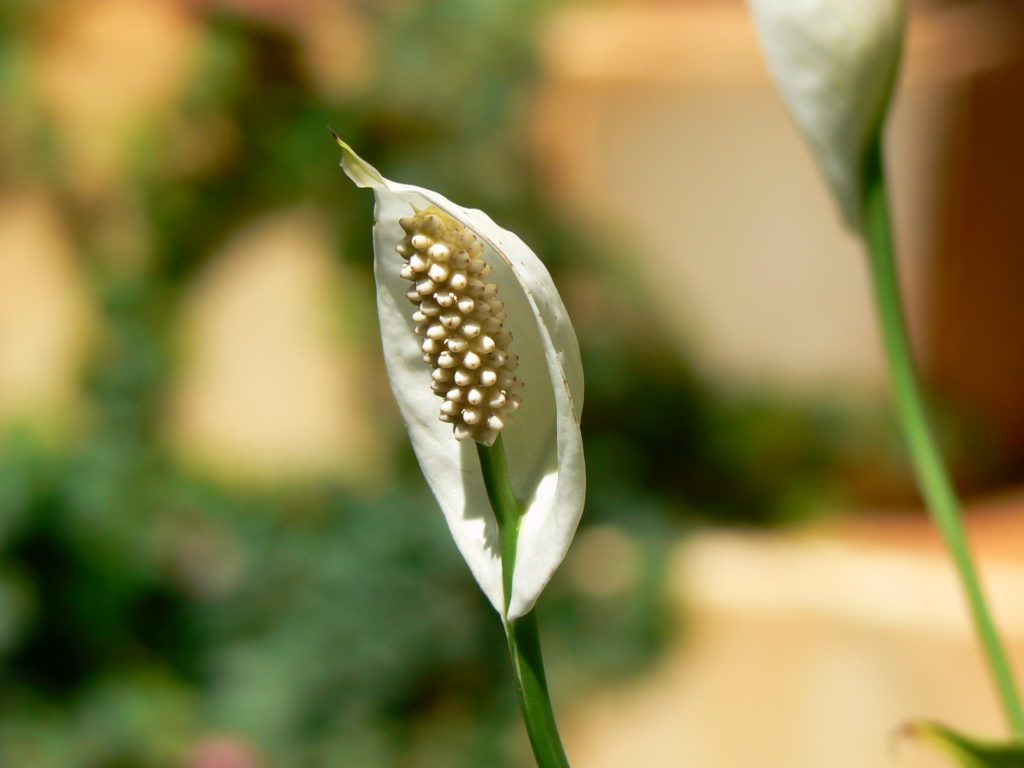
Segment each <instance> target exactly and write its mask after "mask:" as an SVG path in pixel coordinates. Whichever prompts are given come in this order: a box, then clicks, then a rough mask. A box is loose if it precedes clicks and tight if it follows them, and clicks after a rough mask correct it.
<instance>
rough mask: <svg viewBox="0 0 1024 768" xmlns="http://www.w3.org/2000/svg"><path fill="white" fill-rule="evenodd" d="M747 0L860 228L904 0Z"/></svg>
mask: <svg viewBox="0 0 1024 768" xmlns="http://www.w3.org/2000/svg"><path fill="white" fill-rule="evenodd" d="M749 2H750V6H751V9H752V10H753V13H754V20H755V22H756V24H757V28H758V33H759V36H760V39H761V45H762V48H763V49H764V53H765V56H766V58H767V59H768V66H769V69H770V70H771V72H772V75H773V76H774V78H775V82H776V84H777V85H778V87H779V90H781V91H782V96H783V99H784V100H785V102H786V105H787V106H788V107H789V110H790V112H791V113H792V114H793V117H794V118H795V120H796V122H797V124H798V125H799V127H800V129H801V131H803V133H804V135H805V136H806V138H807V140H808V141H809V142H810V143H811V145H812V146H813V148H814V150H815V152H816V153H817V155H818V161H819V162H820V163H821V166H822V169H823V170H824V172H825V176H826V177H827V179H828V182H829V184H830V185H831V187H832V191H833V192H834V194H835V196H836V199H837V201H838V203H839V207H840V209H841V211H842V214H843V219H844V220H845V222H846V224H847V225H848V226H849V227H850V228H851V229H853V230H855V231H858V232H859V231H861V230H862V228H863V220H862V219H863V211H862V206H863V195H864V184H865V178H864V174H865V158H866V154H867V151H868V149H869V147H870V145H871V142H872V141H874V140H875V139H876V138H877V137H878V135H879V132H880V131H881V128H882V124H883V123H884V121H885V114H886V111H887V108H888V104H889V100H890V96H891V95H892V90H893V84H894V82H895V79H896V73H897V70H898V68H899V60H900V48H901V43H902V38H903V21H904V16H905V7H904V5H905V3H904V0H749Z"/></svg>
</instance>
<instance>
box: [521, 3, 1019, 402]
mask: <svg viewBox="0 0 1024 768" xmlns="http://www.w3.org/2000/svg"><path fill="white" fill-rule="evenodd" d="M919 5H920V4H919ZM1014 42H1015V41H1013V40H1012V39H1007V36H1006V35H1005V34H1004V30H1003V25H1002V24H1001V22H1000V17H999V14H998V13H995V12H993V11H992V10H991V9H990V8H989V7H988V5H986V4H983V3H965V4H960V5H950V6H947V7H946V8H944V9H940V8H935V9H929V8H919V12H918V13H915V14H914V17H913V20H912V22H911V24H910V37H909V42H908V47H907V55H906V66H905V70H904V73H903V76H902V78H901V83H900V87H899V91H898V94H897V98H896V103H895V108H894V114H893V118H892V122H891V130H890V132H889V149H890V152H889V155H890V158H891V169H892V184H893V196H894V206H895V211H896V217H897V222H898V240H899V244H900V248H901V268H902V272H903V274H904V277H905V285H906V286H907V290H908V301H909V305H910V310H911V312H910V314H911V321H912V325H913V330H914V332H915V335H916V337H917V340H918V341H919V342H922V343H926V341H927V335H928V332H929V328H928V327H926V325H925V322H924V321H925V319H926V317H925V315H926V309H927V300H928V299H927V296H925V295H924V292H923V290H922V287H923V286H927V285H928V284H929V280H930V279H931V274H930V269H931V264H930V262H929V259H928V256H929V254H930V253H931V251H932V250H933V243H932V242H931V240H932V238H933V234H934V212H935V209H936V204H937V201H936V194H935V189H936V181H937V179H938V177H939V174H941V173H942V171H943V170H944V169H943V165H942V162H941V160H942V153H943V151H944V148H945V143H946V140H947V133H948V131H949V130H950V121H951V116H953V115H955V113H956V111H957V100H958V99H959V98H960V97H961V86H962V85H963V83H964V82H966V81H967V79H968V78H969V77H970V76H971V75H972V74H973V73H975V72H977V71H979V70H981V69H985V68H987V67H991V66H995V65H998V64H999V63H1000V62H1001V61H1002V60H1003V59H1005V58H1006V57H1009V56H1011V55H1013V52H1014V49H1013V45H1014ZM544 51H545V72H546V88H545V91H544V95H543V98H542V101H541V104H540V108H539V110H538V115H537V120H536V126H537V137H538V144H539V147H540V152H541V156H542V163H541V167H542V168H544V169H545V171H546V173H547V178H548V181H549V182H550V183H551V184H552V186H553V187H554V188H555V189H557V190H558V192H559V194H560V197H561V199H562V201H563V204H564V206H565V207H566V209H567V210H569V211H571V212H573V213H575V214H579V215H582V216H583V217H585V218H586V219H589V220H592V221H594V222H595V223H596V226H598V227H601V229H602V231H604V232H608V233H609V236H610V237H612V238H615V245H616V246H617V248H618V251H619V252H620V253H621V255H622V258H623V259H626V260H629V262H630V264H632V265H634V268H635V270H636V272H637V273H639V275H640V278H641V280H642V281H643V282H644V283H645V284H646V285H647V287H648V288H649V290H650V294H651V297H652V301H653V302H655V304H656V307H657V310H658V311H659V312H660V314H661V315H662V316H663V317H665V318H666V319H667V320H669V322H670V323H671V325H672V327H673V328H674V329H675V330H676V333H677V334H678V337H679V338H680V340H681V341H683V342H686V343H689V344H690V345H692V347H693V348H695V349H696V351H697V353H698V357H699V360H700V361H701V362H702V363H703V365H705V366H706V368H707V370H708V371H709V372H710V373H711V374H712V375H714V376H716V377H717V378H718V379H719V380H721V381H723V382H735V383H740V384H746V383H756V384H758V385H764V384H766V383H774V384H776V385H778V386H780V387H783V388H790V389H797V390H807V389H821V388H824V387H828V388H834V387H837V386H838V387H841V388H847V389H853V390H855V391H857V390H865V389H867V390H877V389H878V388H879V387H880V385H881V383H882V381H883V379H884V371H883V369H882V366H881V360H880V354H879V349H878V345H877V343H876V333H875V326H874V318H873V310H872V306H871V297H870V294H869V292H868V285H867V281H866V275H865V269H864V264H863V259H862V256H861V250H860V247H859V244H858V242H857V241H856V240H855V239H854V238H853V237H851V235H850V234H849V233H848V232H847V231H845V230H844V229H843V227H842V225H841V223H840V221H839V218H838V215H837V213H836V211H835V209H834V206H833V204H832V202H831V200H830V199H829V194H828V191H827V189H826V187H825V184H824V182H823V180H822V178H821V176H820V174H819V173H818V170H817V168H816V167H815V165H814V163H813V161H812V158H811V156H810V153H809V152H808V150H807V148H806V147H805V146H804V144H803V142H802V140H801V139H800V137H799V136H798V134H797V132H796V130H795V128H794V126H793V124H792V123H791V121H790V119H789V117H788V116H787V115H786V113H785V112H784V109H783V107H782V104H781V102H780V100H779V98H778V97H777V95H776V93H775V92H774V89H773V88H772V85H771V83H770V81H769V79H768V75H767V72H766V70H765V67H764V64H763V62H762V60H761V57H760V54H759V51H758V48H757V43H756V39H755V36H754V30H753V28H752V25H751V22H750V19H749V17H748V14H747V11H746V8H745V6H744V4H743V3H742V2H740V0H722V1H721V2H689V3H678V4H676V3H672V4H665V3H611V4H607V5H601V6H588V5H580V6H573V7H572V8H570V9H569V10H568V11H566V12H564V13H562V14H560V15H559V16H558V18H557V19H556V20H555V21H554V23H552V24H551V26H550V28H549V30H548V33H547V35H546V38H545V40H544ZM922 346H924V344H922Z"/></svg>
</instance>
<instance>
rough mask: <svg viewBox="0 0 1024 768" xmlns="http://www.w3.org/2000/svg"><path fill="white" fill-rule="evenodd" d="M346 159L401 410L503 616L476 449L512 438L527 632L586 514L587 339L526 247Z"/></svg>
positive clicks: (516, 583)
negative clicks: (365, 225) (366, 192)
mask: <svg viewBox="0 0 1024 768" xmlns="http://www.w3.org/2000/svg"><path fill="white" fill-rule="evenodd" d="M338 145H339V146H340V147H341V150H342V162H341V165H342V168H343V169H344V170H345V173H347V174H348V176H349V178H351V179H352V181H354V182H355V183H356V185H357V186H360V187H368V188H370V189H372V190H373V193H374V196H375V198H376V207H375V215H374V218H375V221H374V226H373V243H374V246H373V250H374V275H375V278H376V284H377V310H378V316H379V319H380V331H381V340H382V342H383V347H384V361H385V364H386V366H387V370H388V376H389V378H390V380H391V388H392V390H393V392H394V395H395V400H396V401H397V402H398V407H399V410H400V411H401V414H402V418H403V420H404V421H405V425H406V428H407V429H408V431H409V438H410V440H411V441H412V446H413V450H414V451H415V453H416V458H417V459H418V461H419V464H420V468H421V469H422V470H423V474H424V476H425V477H426V480H427V483H428V484H429V485H430V488H431V490H432V491H433V492H434V496H436V497H437V501H438V504H439V505H440V506H441V510H442V512H443V513H444V516H445V518H446V520H447V522H448V527H449V529H450V530H451V532H452V536H453V537H454V539H455V543H456V546H458V548H459V551H460V552H461V553H462V556H463V557H464V558H465V559H466V562H467V563H468V564H469V568H470V570H471V571H472V573H473V576H474V577H475V578H476V580H477V582H478V583H479V584H480V588H481V589H482V590H483V591H484V594H485V595H487V598H488V599H489V600H490V601H491V604H492V605H494V607H495V609H496V610H497V611H498V612H499V613H502V614H504V605H505V595H504V591H503V588H502V566H501V557H500V549H499V540H498V526H497V521H496V520H495V518H494V514H493V513H492V511H491V505H490V502H489V501H488V498H487V491H486V489H485V488H484V482H483V477H482V475H481V471H480V462H479V458H478V456H477V450H476V446H475V445H474V440H478V441H479V442H481V443H483V444H488V443H489V442H493V441H494V439H495V435H496V434H497V433H498V432H499V431H500V433H501V434H502V435H503V443H504V447H505V451H506V455H507V457H508V465H509V473H510V476H511V478H510V479H511V483H512V489H513V491H514V492H515V495H516V498H517V499H518V500H519V502H520V504H521V505H522V508H523V516H522V520H521V523H520V527H519V539H518V546H517V550H516V562H515V569H514V577H513V582H512V595H511V597H510V600H509V610H508V618H509V619H516V618H518V617H520V616H522V615H524V614H525V613H527V612H529V610H530V609H531V608H532V607H533V605H534V603H535V602H536V600H537V597H538V596H539V595H540V593H541V590H543V589H544V587H545V585H546V584H547V583H548V581H549V580H550V578H551V576H552V574H553V573H554V572H555V569H556V568H558V566H559V564H560V563H561V562H562V560H563V559H564V557H565V554H566V551H567V550H568V548H569V544H570V542H571V541H572V537H573V534H574V533H575V531H576V525H577V523H578V522H579V519H580V514H581V513H582V511H583V499H584V492H585V472H584V465H583V443H582V440H581V437H580V426H579V420H580V410H581V408H582V405H583V369H582V364H581V361H580V352H579V345H578V343H577V341H576V334H575V333H574V331H573V329H572V325H571V324H570V322H569V316H568V314H567V312H566V310H565V306H564V305H563V304H562V300H561V298H560V297H559V295H558V292H557V290H556V289H555V286H554V283H553V282H552V280H551V276H550V275H549V274H548V271H547V269H546V268H545V267H544V265H543V264H542V263H541V261H540V259H538V258H537V256H536V255H535V254H534V253H533V251H531V250H530V248H529V247H528V246H527V245H526V244H525V243H524V242H523V241H522V240H520V239H519V238H518V237H517V236H516V235H514V234H513V233H511V232H509V231H507V230H505V229H502V228H501V227H499V226H498V225H497V224H495V223H494V222H493V221H492V220H491V219H490V218H489V217H488V216H487V215H486V214H485V213H483V212H482V211H479V210H472V209H467V208H463V207H461V206H458V205H456V204H455V203H452V202H451V201H450V200H447V199H446V198H444V197H443V196H441V195H439V194H438V193H436V192H432V191H430V190H429V189H423V188H421V187H414V186H410V185H407V184H398V183H395V182H392V181H389V180H387V179H385V178H384V177H383V176H381V175H380V173H378V172H377V170H376V169H375V168H373V167H372V166H371V165H369V164H368V163H367V162H366V161H364V160H363V159H362V158H360V157H359V156H358V155H356V153H355V152H353V151H352V149H351V148H350V147H349V146H348V145H347V144H345V143H344V142H342V141H341V140H339V141H338ZM460 253H464V254H465V258H463V257H462V256H459V255H458V254H460ZM403 273H404V274H403ZM473 280H477V281H478V283H479V284H477V283H473V282H472V281H473ZM439 302H440V303H439ZM513 356H514V357H513ZM516 363H517V364H516ZM515 403H518V405H513V404H515ZM453 425H454V427H453ZM456 430H458V436H456ZM460 438H461V439H460Z"/></svg>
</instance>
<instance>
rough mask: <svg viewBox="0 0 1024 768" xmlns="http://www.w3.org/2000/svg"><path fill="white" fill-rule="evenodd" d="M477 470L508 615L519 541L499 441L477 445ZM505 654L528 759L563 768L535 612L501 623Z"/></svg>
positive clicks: (512, 496)
mask: <svg viewBox="0 0 1024 768" xmlns="http://www.w3.org/2000/svg"><path fill="white" fill-rule="evenodd" d="M477 453H478V454H479V456H480V469H481V470H482V471H483V476H484V485H485V486H486V488H487V497H488V499H490V502H491V509H492V510H493V511H494V517H495V518H496V519H497V521H498V532H499V539H500V547H501V576H502V579H501V580H502V584H503V585H504V587H505V611H506V612H507V611H508V605H509V599H510V597H511V595H512V573H513V569H514V567H515V562H516V541H517V539H518V537H519V520H520V517H521V516H522V511H521V510H520V507H519V503H518V502H517V501H516V498H515V494H513V493H512V485H511V483H510V482H509V475H508V465H507V463H506V462H505V449H504V447H503V446H502V442H501V436H500V435H499V436H498V439H497V440H496V441H495V442H494V445H492V446H490V447H487V446H483V445H479V444H478V445H477ZM504 623H505V634H506V636H507V637H508V650H509V654H510V655H511V657H512V667H513V669H514V670H515V676H516V693H517V694H518V696H519V708H520V710H521V711H522V713H523V721H524V722H525V724H526V732H527V734H528V735H529V737H530V745H531V746H532V747H533V755H534V757H535V758H536V760H537V765H538V766H539V768H569V761H568V760H567V759H566V757H565V750H564V749H563V748H562V741H561V739H560V738H559V736H558V725H557V724H556V723H555V713H554V711H553V710H552V708H551V696H550V695H549V694H548V684H547V680H546V679H545V676H544V659H543V656H542V655H541V649H540V634H539V632H538V631H537V617H536V614H535V611H530V612H529V613H528V614H526V615H525V616H522V617H520V618H518V619H515V620H513V621H505V622H504Z"/></svg>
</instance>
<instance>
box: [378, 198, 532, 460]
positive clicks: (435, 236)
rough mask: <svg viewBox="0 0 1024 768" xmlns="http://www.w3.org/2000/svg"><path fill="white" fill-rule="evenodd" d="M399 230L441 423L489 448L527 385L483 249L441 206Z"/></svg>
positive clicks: (412, 218)
mask: <svg viewBox="0 0 1024 768" xmlns="http://www.w3.org/2000/svg"><path fill="white" fill-rule="evenodd" d="M398 223H399V224H400V225H401V227H402V229H403V230H404V231H405V233H406V236H405V239H403V240H402V242H400V243H399V244H398V245H397V246H396V247H395V250H396V251H397V252H398V253H399V254H400V255H402V256H405V257H407V259H408V260H407V261H406V262H405V264H404V265H403V266H402V269H401V271H400V272H399V274H400V275H401V276H402V277H404V278H405V279H406V280H411V281H412V282H413V287H412V290H410V291H409V292H408V293H406V296H407V297H408V298H409V300H410V301H411V302H412V303H413V304H415V305H416V307H417V309H416V312H414V313H413V316H412V319H413V320H415V321H416V333H417V334H418V335H419V336H420V337H421V338H422V339H423V344H422V346H421V347H420V349H421V350H422V351H423V362H425V363H427V364H429V365H430V366H431V368H432V373H431V379H432V380H433V384H432V386H431V388H432V389H433V391H434V394H435V395H437V396H438V397H442V398H444V401H443V402H442V403H441V406H440V414H441V415H440V419H441V421H447V422H450V423H452V424H454V425H455V427H454V431H455V437H456V438H458V439H459V440H465V439H466V438H470V437H471V438H473V439H474V440H476V441H477V442H478V443H483V444H484V445H492V444H493V443H494V440H495V438H497V436H498V433H499V432H500V431H501V430H503V429H504V428H505V425H506V424H508V423H509V421H510V420H511V418H512V413H513V412H514V411H515V410H516V409H517V408H519V405H520V399H519V390H520V389H522V386H523V385H522V382H520V381H519V380H518V379H516V376H515V373H514V371H515V369H516V368H517V367H518V365H519V359H518V358H517V357H516V355H515V354H512V353H510V352H509V345H510V344H511V343H512V334H511V333H509V331H508V330H507V329H506V328H505V320H506V319H507V318H508V315H507V313H505V312H504V308H505V303H504V302H503V301H502V300H501V299H500V298H498V286H497V285H496V284H495V283H492V282H488V281H487V277H488V275H490V274H491V265H490V264H488V263H487V262H486V261H484V247H483V244H482V243H480V241H479V240H477V237H476V235H474V234H473V233H472V232H471V231H470V230H469V229H467V228H466V227H464V226H463V225H462V224H460V223H459V222H457V221H455V220H454V219H453V218H452V217H451V216H449V215H448V214H446V213H445V212H444V211H442V210H440V209H439V208H437V207H436V206H431V207H430V208H427V209H426V210H423V211H417V212H416V214H415V215H414V216H407V217H405V218H403V219H400V220H399V222H398Z"/></svg>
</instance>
